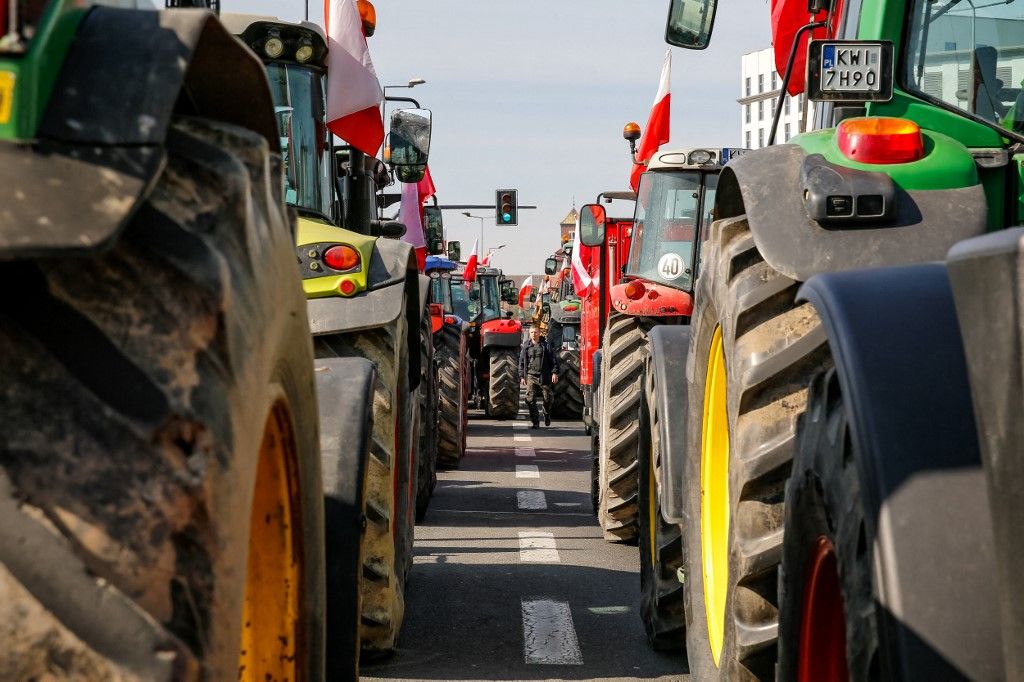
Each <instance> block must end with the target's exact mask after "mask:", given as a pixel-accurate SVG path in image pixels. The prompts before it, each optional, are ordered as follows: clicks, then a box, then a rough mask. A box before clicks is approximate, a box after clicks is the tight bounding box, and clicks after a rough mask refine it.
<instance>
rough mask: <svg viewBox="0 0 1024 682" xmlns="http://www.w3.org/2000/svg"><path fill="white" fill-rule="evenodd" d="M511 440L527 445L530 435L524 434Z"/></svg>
mask: <svg viewBox="0 0 1024 682" xmlns="http://www.w3.org/2000/svg"><path fill="white" fill-rule="evenodd" d="M512 440H513V441H516V442H518V443H529V442H530V440H531V438H530V434H528V433H525V434H523V435H521V436H512Z"/></svg>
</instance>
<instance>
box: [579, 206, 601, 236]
mask: <svg viewBox="0 0 1024 682" xmlns="http://www.w3.org/2000/svg"><path fill="white" fill-rule="evenodd" d="M606 219H607V214H606V213H605V210H604V206H602V205H601V204H584V205H583V207H582V208H581V209H580V242H582V243H583V245H584V246H601V245H602V244H604V223H605V220H606Z"/></svg>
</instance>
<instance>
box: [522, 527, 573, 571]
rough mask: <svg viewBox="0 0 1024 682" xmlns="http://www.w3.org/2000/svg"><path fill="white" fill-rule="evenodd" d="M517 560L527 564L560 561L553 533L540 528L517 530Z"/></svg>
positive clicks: (556, 562)
mask: <svg viewBox="0 0 1024 682" xmlns="http://www.w3.org/2000/svg"><path fill="white" fill-rule="evenodd" d="M519 561H521V562H523V563H528V564H558V563H561V562H562V559H561V557H559V556H558V549H557V548H556V547H555V535H554V533H547V532H545V531H542V530H521V531H519Z"/></svg>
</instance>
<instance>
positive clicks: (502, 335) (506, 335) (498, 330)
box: [480, 320, 523, 350]
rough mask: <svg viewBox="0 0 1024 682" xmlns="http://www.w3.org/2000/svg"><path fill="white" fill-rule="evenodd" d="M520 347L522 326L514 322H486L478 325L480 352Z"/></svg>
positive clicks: (521, 343)
mask: <svg viewBox="0 0 1024 682" xmlns="http://www.w3.org/2000/svg"><path fill="white" fill-rule="evenodd" d="M522 345H523V326H522V325H521V324H519V322H517V321H515V320H488V321H487V322H484V323H483V324H481V325H480V350H486V349H488V348H519V347H521V346H522Z"/></svg>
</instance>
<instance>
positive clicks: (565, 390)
mask: <svg viewBox="0 0 1024 682" xmlns="http://www.w3.org/2000/svg"><path fill="white" fill-rule="evenodd" d="M561 252H562V253H561V255H562V256H563V258H562V259H559V258H557V257H553V258H548V259H547V260H546V261H544V273H545V274H547V275H548V276H550V277H551V278H552V279H551V302H550V303H549V304H548V309H547V311H546V312H545V313H544V317H545V318H546V319H545V322H544V326H545V327H546V328H547V342H548V345H549V346H551V350H552V352H554V353H556V354H557V355H558V366H559V368H560V369H561V373H560V374H559V375H558V382H557V383H556V384H555V385H554V386H553V387H552V389H553V395H552V408H551V411H552V413H553V414H552V416H554V417H557V418H559V419H580V418H582V416H583V391H582V389H581V388H580V338H579V337H580V320H581V315H582V312H583V310H582V308H583V303H582V301H580V297H579V296H577V295H576V290H575V289H574V288H573V285H572V274H571V273H570V271H569V262H568V261H569V257H570V254H571V253H572V245H571V244H566V245H564V246H563V247H562V250H561ZM559 260H562V261H563V264H562V267H559Z"/></svg>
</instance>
